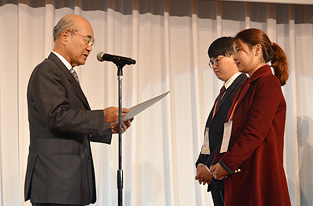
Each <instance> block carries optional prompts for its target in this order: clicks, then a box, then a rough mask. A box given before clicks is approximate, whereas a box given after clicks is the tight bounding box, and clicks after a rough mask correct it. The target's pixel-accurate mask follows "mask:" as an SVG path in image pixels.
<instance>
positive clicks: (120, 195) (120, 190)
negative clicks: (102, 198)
mask: <svg viewBox="0 0 313 206" xmlns="http://www.w3.org/2000/svg"><path fill="white" fill-rule="evenodd" d="M114 63H115V65H116V66H117V68H118V71H117V76H118V84H119V87H118V96H119V98H118V99H119V102H118V140H119V141H118V142H119V145H118V146H119V150H118V154H119V155H118V170H117V189H118V206H123V169H122V81H123V67H124V66H125V63H122V62H121V61H116V62H114Z"/></svg>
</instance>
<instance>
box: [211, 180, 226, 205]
mask: <svg viewBox="0 0 313 206" xmlns="http://www.w3.org/2000/svg"><path fill="white" fill-rule="evenodd" d="M224 183H225V181H224V180H212V182H211V195H212V198H213V202H214V206H224Z"/></svg>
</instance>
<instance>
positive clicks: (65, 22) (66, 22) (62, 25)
mask: <svg viewBox="0 0 313 206" xmlns="http://www.w3.org/2000/svg"><path fill="white" fill-rule="evenodd" d="M75 24H76V18H73V17H70V16H64V17H63V18H62V19H60V21H59V22H58V23H57V25H55V27H54V28H53V40H54V41H55V40H57V39H58V38H59V37H60V36H61V34H62V32H63V31H66V30H70V31H71V30H73V28H74V26H75Z"/></svg>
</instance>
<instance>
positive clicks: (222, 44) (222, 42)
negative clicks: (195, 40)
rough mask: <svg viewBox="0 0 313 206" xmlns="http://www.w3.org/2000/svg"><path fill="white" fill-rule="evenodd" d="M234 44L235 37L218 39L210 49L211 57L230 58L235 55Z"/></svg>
mask: <svg viewBox="0 0 313 206" xmlns="http://www.w3.org/2000/svg"><path fill="white" fill-rule="evenodd" d="M233 42H234V38H233V37H220V38H218V39H216V40H215V41H214V42H213V43H212V44H211V45H210V47H209V49H208V55H209V57H210V58H216V57H217V56H219V55H223V56H230V55H232V54H234V50H233Z"/></svg>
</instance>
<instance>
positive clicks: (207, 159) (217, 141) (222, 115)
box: [196, 74, 247, 190]
mask: <svg viewBox="0 0 313 206" xmlns="http://www.w3.org/2000/svg"><path fill="white" fill-rule="evenodd" d="M246 79H247V76H246V75H245V74H240V75H239V76H238V77H237V78H236V79H235V80H234V81H233V83H232V84H231V85H230V86H229V87H228V88H227V90H226V93H225V94H224V96H223V98H222V100H221V102H220V103H219V104H218V106H217V108H216V112H215V115H214V118H213V119H212V115H213V110H214V105H215V102H216V100H217V98H216V100H215V102H214V105H213V107H212V109H211V112H210V114H209V117H208V119H207V122H206V127H209V141H210V151H211V154H210V155H204V154H201V153H200V155H199V158H198V160H197V162H196V167H197V166H198V164H199V163H202V164H205V165H207V166H208V167H210V164H211V163H212V161H213V158H214V156H215V154H216V153H217V152H218V151H219V149H220V146H221V142H222V139H223V132H224V123H225V121H226V117H227V113H228V110H229V108H230V106H231V104H232V100H233V98H232V97H233V95H234V94H235V93H236V92H237V91H238V90H239V88H240V87H241V85H242V84H243V82H244V81H245V80H246ZM212 184H216V185H217V186H218V187H223V182H221V181H216V180H215V179H213V182H212ZM208 190H210V185H209V188H208Z"/></svg>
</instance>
